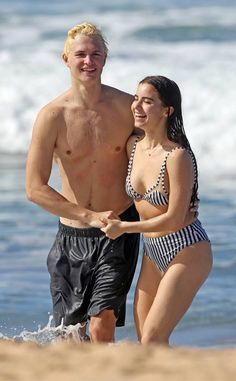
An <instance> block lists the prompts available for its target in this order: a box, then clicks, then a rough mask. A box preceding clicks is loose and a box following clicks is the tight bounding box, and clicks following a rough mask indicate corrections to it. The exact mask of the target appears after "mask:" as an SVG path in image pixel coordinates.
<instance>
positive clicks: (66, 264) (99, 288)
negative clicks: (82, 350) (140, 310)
mask: <svg viewBox="0 0 236 381" xmlns="http://www.w3.org/2000/svg"><path fill="white" fill-rule="evenodd" d="M120 218H121V220H125V221H137V220H138V213H137V211H136V209H135V207H134V206H133V205H132V206H131V207H130V208H128V209H127V210H126V211H125V212H124V213H122V214H121V215H120ZM138 251H139V234H123V235H122V236H120V237H118V238H117V239H115V240H111V239H109V238H107V237H106V236H105V234H104V233H103V232H102V231H101V230H100V229H97V228H87V229H80V228H73V227H70V226H67V225H63V224H62V223H61V222H59V230H58V233H57V236H56V240H55V242H54V244H53V246H52V248H51V250H50V252H49V255H48V260H47V265H48V271H49V273H50V277H51V284H50V289H51V295H52V301H53V315H54V320H55V325H56V326H58V325H60V324H61V322H62V319H63V323H64V325H70V324H77V323H82V322H85V321H86V320H87V319H88V318H89V317H90V316H96V315H98V314H99V313H100V312H101V311H103V310H105V309H112V310H113V311H114V314H115V316H116V318H117V321H116V325H117V326H123V325H124V324H125V303H126V296H127V293H128V291H129V289H130V286H131V282H132V279H133V275H134V271H135V267H136V263H137V258H138Z"/></svg>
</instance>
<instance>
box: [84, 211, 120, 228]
mask: <svg viewBox="0 0 236 381" xmlns="http://www.w3.org/2000/svg"><path fill="white" fill-rule="evenodd" d="M119 219H120V218H119V216H118V215H117V214H116V213H115V212H113V211H112V210H108V211H105V212H92V214H91V218H90V220H89V225H90V226H91V227H93V228H99V229H101V228H103V227H105V226H106V224H107V223H108V220H119Z"/></svg>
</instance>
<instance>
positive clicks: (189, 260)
mask: <svg viewBox="0 0 236 381" xmlns="http://www.w3.org/2000/svg"><path fill="white" fill-rule="evenodd" d="M211 267H212V254H211V248H210V244H209V242H207V241H201V242H198V243H196V244H194V245H192V246H189V247H186V248H185V249H183V250H182V251H181V252H179V253H178V254H177V255H176V257H175V258H174V260H173V261H172V262H171V264H170V265H169V267H168V269H167V271H166V273H165V275H164V276H163V278H162V280H161V282H160V284H159V287H158V290H157V293H156V296H155V299H154V301H153V303H152V306H151V308H150V309H149V312H148V315H147V317H146V320H145V323H144V325H143V328H142V337H141V343H143V344H146V343H150V342H156V343H159V344H168V343H169V337H170V334H171V332H172V331H173V329H174V328H175V327H176V325H177V324H178V322H179V321H180V319H181V318H182V317H183V315H184V314H185V312H186V311H187V310H188V308H189V306H190V305H191V303H192V301H193V298H194V296H195V295H196V293H197V291H198V289H199V288H200V286H201V285H202V284H203V283H204V281H205V280H206V278H207V276H208V274H209V272H210V270H211Z"/></svg>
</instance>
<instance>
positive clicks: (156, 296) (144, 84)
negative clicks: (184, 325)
mask: <svg viewBox="0 0 236 381" xmlns="http://www.w3.org/2000/svg"><path fill="white" fill-rule="evenodd" d="M132 111H133V115H134V121H135V127H138V128H141V129H143V130H144V132H145V135H144V137H143V136H142V137H141V138H140V137H135V136H131V137H130V139H129V141H128V143H127V151H128V153H129V156H130V160H129V166H128V176H127V179H126V191H127V194H128V195H129V196H130V197H132V198H133V200H134V201H135V206H136V208H137V211H138V213H139V216H140V221H135V222H127V221H119V220H114V221H111V220H109V219H107V220H106V221H104V222H106V224H107V226H106V227H105V228H102V231H104V232H105V233H106V235H107V236H108V237H109V238H113V239H115V238H117V237H119V236H120V235H122V234H124V233H143V254H144V255H143V262H142V267H141V272H140V275H139V280H138V283H137V287H136V297H135V308H134V313H135V322H136V329H137V333H138V337H139V340H140V342H141V343H143V344H147V343H151V342H155V343H158V344H167V345H168V344H169V337H170V335H171V333H172V331H173V330H174V328H175V327H176V325H177V323H178V322H179V320H180V319H181V318H182V317H183V316H184V314H185V312H186V311H187V309H188V308H189V307H190V305H191V303H192V301H193V299H194V296H195V295H196V293H197V291H198V289H199V288H200V287H201V285H202V284H203V283H204V281H205V280H206V278H207V277H208V275H209V272H210V270H211V266H212V254H211V246H210V242H209V239H208V236H207V234H206V232H205V230H204V229H203V227H202V225H201V223H200V221H199V220H198V219H197V218H196V215H195V213H194V211H193V210H192V207H193V206H194V205H195V203H196V202H198V201H199V199H198V194H197V190H198V171H197V164H196V159H195V156H194V154H193V152H192V149H191V146H190V144H189V141H188V139H187V137H186V135H185V132H184V128H183V117H182V110H181V94H180V90H179V88H178V86H177V84H176V83H175V82H174V81H172V80H170V79H168V78H166V77H163V76H149V77H146V78H144V79H143V80H142V81H141V82H140V83H139V85H138V88H137V92H136V95H135V98H134V101H133V104H132ZM176 301H178V302H176Z"/></svg>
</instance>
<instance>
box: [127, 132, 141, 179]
mask: <svg viewBox="0 0 236 381" xmlns="http://www.w3.org/2000/svg"><path fill="white" fill-rule="evenodd" d="M139 139H140V138H139V137H137V138H136V139H135V142H134V146H133V149H132V151H131V155H130V158H129V164H128V177H129V178H130V175H131V170H132V166H133V161H134V154H135V151H136V147H137V143H138V141H139Z"/></svg>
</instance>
